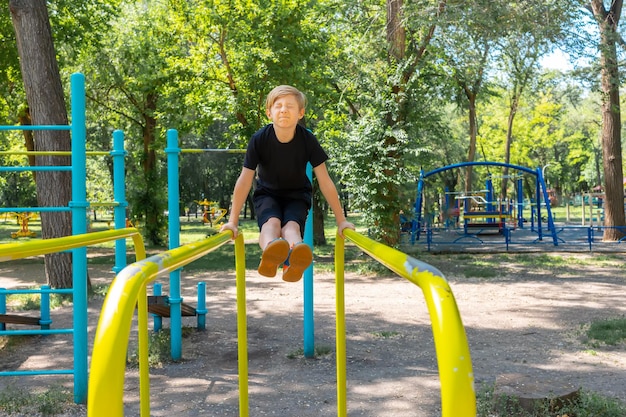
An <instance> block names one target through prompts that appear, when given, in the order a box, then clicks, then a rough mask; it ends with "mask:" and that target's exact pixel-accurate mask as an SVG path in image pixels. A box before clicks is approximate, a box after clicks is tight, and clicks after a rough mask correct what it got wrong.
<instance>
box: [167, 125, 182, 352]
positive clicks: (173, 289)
mask: <svg viewBox="0 0 626 417" xmlns="http://www.w3.org/2000/svg"><path fill="white" fill-rule="evenodd" d="M165 153H166V154H167V189H168V199H167V201H168V203H167V206H168V212H169V214H168V220H169V221H168V224H169V249H176V248H177V247H179V246H180V203H179V201H180V188H179V187H180V184H179V179H178V155H179V154H180V148H179V147H178V131H177V130H175V129H169V130H168V131H167V147H166V148H165ZM169 302H170V337H171V350H172V351H171V355H172V359H173V360H175V361H176V360H180V359H181V358H182V338H183V337H182V314H181V303H182V302H183V299H182V298H181V296H180V269H177V270H176V271H174V272H171V273H170V295H169Z"/></svg>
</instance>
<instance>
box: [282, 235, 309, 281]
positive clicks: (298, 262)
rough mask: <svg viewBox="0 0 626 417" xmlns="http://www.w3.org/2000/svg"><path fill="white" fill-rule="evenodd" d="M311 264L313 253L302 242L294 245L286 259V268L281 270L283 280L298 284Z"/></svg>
mask: <svg viewBox="0 0 626 417" xmlns="http://www.w3.org/2000/svg"><path fill="white" fill-rule="evenodd" d="M311 262H313V251H312V250H311V248H310V247H309V245H307V244H306V243H304V242H300V243H296V244H295V245H294V247H293V248H291V251H290V252H289V257H288V258H287V263H288V265H286V268H285V269H284V270H283V280H284V281H287V282H298V281H300V278H302V274H303V273H304V271H305V270H306V269H307V268H308V267H309V265H311Z"/></svg>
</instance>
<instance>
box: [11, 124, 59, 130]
mask: <svg viewBox="0 0 626 417" xmlns="http://www.w3.org/2000/svg"><path fill="white" fill-rule="evenodd" d="M3 130H71V126H69V125H24V126H20V125H17V126H0V131H3Z"/></svg>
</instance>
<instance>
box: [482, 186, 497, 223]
mask: <svg viewBox="0 0 626 417" xmlns="http://www.w3.org/2000/svg"><path fill="white" fill-rule="evenodd" d="M485 187H486V189H487V195H486V196H485V197H487V207H486V209H487V211H490V212H493V198H494V195H493V194H494V193H493V182H492V181H491V177H489V178H487V180H486V181H485ZM493 221H494V219H491V218H489V219H487V223H493ZM498 221H499V220H498Z"/></svg>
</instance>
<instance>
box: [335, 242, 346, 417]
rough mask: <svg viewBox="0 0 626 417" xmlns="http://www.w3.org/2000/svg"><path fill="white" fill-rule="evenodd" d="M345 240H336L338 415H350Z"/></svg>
mask: <svg viewBox="0 0 626 417" xmlns="http://www.w3.org/2000/svg"><path fill="white" fill-rule="evenodd" d="M344 234H345V233H344ZM344 260H345V241H344V240H343V239H341V238H340V237H339V236H337V239H336V240H335V293H336V294H335V304H336V311H337V312H336V321H337V323H336V325H335V335H336V340H337V341H336V344H337V347H336V349H337V357H336V361H337V416H338V417H346V416H347V415H348V403H347V394H346V386H347V377H346V304H345V293H344V264H345V262H344Z"/></svg>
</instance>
